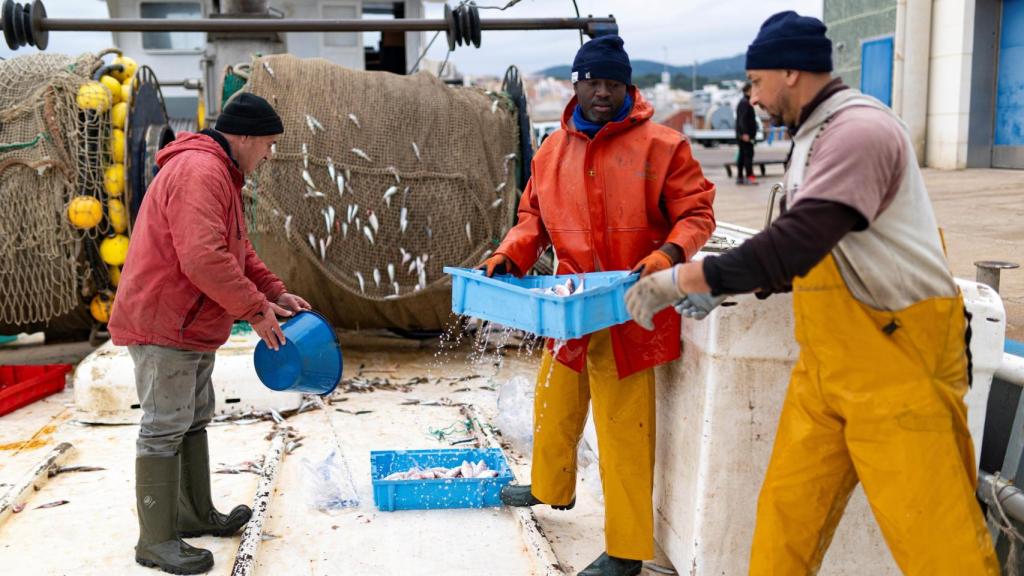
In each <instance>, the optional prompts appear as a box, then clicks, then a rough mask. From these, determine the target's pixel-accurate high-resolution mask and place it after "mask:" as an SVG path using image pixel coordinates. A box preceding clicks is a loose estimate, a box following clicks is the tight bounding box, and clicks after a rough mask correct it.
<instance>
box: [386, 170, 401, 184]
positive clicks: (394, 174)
mask: <svg viewBox="0 0 1024 576" xmlns="http://www.w3.org/2000/svg"><path fill="white" fill-rule="evenodd" d="M385 170H387V171H388V173H390V174H391V175H392V176H394V177H395V183H397V184H401V183H402V179H401V178H400V177H399V176H398V168H395V167H394V166H388V167H387V168H385Z"/></svg>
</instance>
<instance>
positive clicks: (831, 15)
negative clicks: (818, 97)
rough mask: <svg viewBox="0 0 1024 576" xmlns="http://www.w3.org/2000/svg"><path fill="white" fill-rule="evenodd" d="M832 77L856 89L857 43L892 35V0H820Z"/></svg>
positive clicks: (894, 24) (858, 54)
mask: <svg viewBox="0 0 1024 576" xmlns="http://www.w3.org/2000/svg"><path fill="white" fill-rule="evenodd" d="M823 16H824V20H825V24H826V25H828V36H829V38H831V39H832V64H833V66H834V67H835V74H836V75H837V76H841V77H842V78H843V80H844V81H845V82H846V84H847V85H849V86H851V87H853V88H860V43H861V41H862V40H869V39H872V38H878V37H879V36H892V35H895V33H896V0H824V11H823Z"/></svg>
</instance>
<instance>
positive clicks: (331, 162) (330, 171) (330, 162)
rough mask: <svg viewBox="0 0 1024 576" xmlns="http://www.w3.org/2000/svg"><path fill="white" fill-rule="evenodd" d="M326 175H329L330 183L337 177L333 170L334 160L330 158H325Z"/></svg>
mask: <svg viewBox="0 0 1024 576" xmlns="http://www.w3.org/2000/svg"><path fill="white" fill-rule="evenodd" d="M327 174H329V175H330V177H331V182H334V179H335V177H336V176H337V175H338V172H337V171H336V170H335V169H334V160H331V157H330V156H328V157H327Z"/></svg>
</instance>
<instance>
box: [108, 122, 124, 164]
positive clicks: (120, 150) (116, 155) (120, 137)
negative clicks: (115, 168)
mask: <svg viewBox="0 0 1024 576" xmlns="http://www.w3.org/2000/svg"><path fill="white" fill-rule="evenodd" d="M107 153H108V154H110V159H111V160H113V161H114V162H122V161H123V160H124V130H118V129H117V128H114V129H113V130H111V131H110V140H109V142H108V146H107Z"/></svg>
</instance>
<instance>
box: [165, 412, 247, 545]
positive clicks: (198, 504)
mask: <svg viewBox="0 0 1024 576" xmlns="http://www.w3.org/2000/svg"><path fill="white" fill-rule="evenodd" d="M180 457H181V490H180V491H179V494H178V535H179V536H181V537H182V538H195V537H197V536H205V535H211V536H232V535H234V534H236V533H237V532H238V531H239V529H241V528H242V527H243V526H245V525H246V523H247V522H249V518H252V509H250V508H249V507H248V506H244V505H239V506H236V507H235V509H234V510H232V511H231V513H229V514H227V515H225V514H221V513H220V512H218V511H217V509H216V508H214V507H213V499H212V498H211V496H210V445H209V444H208V441H207V438H206V430H199V431H198V432H190V433H188V434H186V435H185V438H184V439H183V440H182V441H181V452H180Z"/></svg>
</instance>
